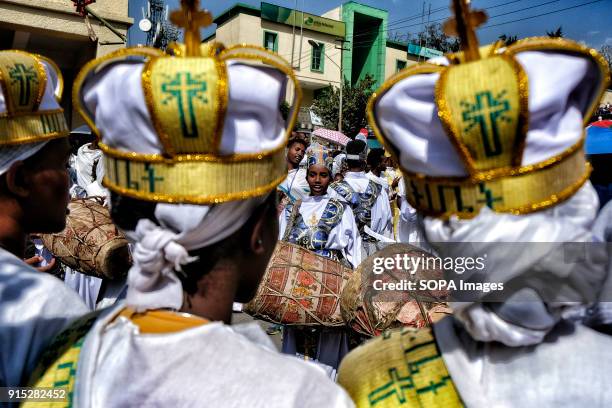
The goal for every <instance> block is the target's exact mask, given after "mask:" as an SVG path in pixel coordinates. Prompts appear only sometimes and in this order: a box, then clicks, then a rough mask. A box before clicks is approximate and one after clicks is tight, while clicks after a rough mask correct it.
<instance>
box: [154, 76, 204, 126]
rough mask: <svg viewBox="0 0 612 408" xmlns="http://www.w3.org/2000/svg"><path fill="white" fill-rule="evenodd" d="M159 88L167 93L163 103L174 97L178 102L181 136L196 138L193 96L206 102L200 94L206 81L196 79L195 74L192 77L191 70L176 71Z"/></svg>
mask: <svg viewBox="0 0 612 408" xmlns="http://www.w3.org/2000/svg"><path fill="white" fill-rule="evenodd" d="M161 89H162V92H164V93H167V94H169V96H168V97H167V98H166V99H165V100H164V101H162V103H163V104H167V103H169V102H170V101H171V100H173V99H175V98H176V100H177V102H178V110H179V116H180V119H181V130H182V131H183V137H185V138H197V137H198V126H197V124H196V117H195V109H194V107H193V101H194V98H197V99H199V100H200V101H202V102H204V103H208V99H206V97H204V95H202V92H206V89H207V86H206V81H202V80H199V79H197V76H196V77H195V78H194V77H192V76H191V72H178V73H177V74H176V76H175V77H174V78H173V79H170V80H169V82H166V83H163V84H162V86H161Z"/></svg>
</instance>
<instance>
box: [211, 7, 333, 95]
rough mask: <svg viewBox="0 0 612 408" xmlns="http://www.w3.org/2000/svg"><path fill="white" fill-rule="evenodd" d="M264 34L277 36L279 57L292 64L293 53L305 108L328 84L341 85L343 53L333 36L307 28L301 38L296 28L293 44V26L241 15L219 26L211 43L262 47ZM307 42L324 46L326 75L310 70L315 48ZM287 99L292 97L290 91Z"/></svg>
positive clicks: (324, 70)
mask: <svg viewBox="0 0 612 408" xmlns="http://www.w3.org/2000/svg"><path fill="white" fill-rule="evenodd" d="M264 31H268V32H274V33H276V34H277V36H278V54H279V55H280V56H281V57H283V58H284V59H285V60H286V61H287V62H288V63H289V64H291V62H292V51H293V66H294V72H295V75H296V77H297V79H298V81H299V82H300V86H301V87H302V90H303V93H304V97H303V99H302V106H310V105H311V104H312V98H313V92H314V90H316V89H320V88H324V87H326V86H328V85H329V84H332V85H334V86H339V84H340V50H337V49H336V42H335V41H334V40H335V37H334V36H331V35H328V34H323V33H319V32H315V31H310V30H306V29H304V30H303V35H302V36H300V28H299V27H296V30H295V45H293V28H292V27H291V26H288V25H285V24H279V23H275V22H271V21H267V20H262V19H261V18H259V17H256V16H251V15H248V14H239V15H237V16H235V17H233V18H232V19H231V20H229V21H226V22H225V23H224V24H223V25H221V26H219V27H217V31H216V34H215V37H214V38H212V39H211V40H210V41H218V42H221V43H223V44H225V46H231V45H235V44H242V43H246V44H252V45H257V46H260V47H261V46H263V40H264ZM308 40H313V41H315V42H317V43H323V44H324V48H325V51H324V53H325V56H324V62H323V72H316V71H312V70H311V69H310V63H311V55H312V53H311V50H312V46H311V45H310V44H309V43H308ZM300 44H301V54H300ZM288 98H289V99H291V98H292V93H291V92H290V94H289V95H288Z"/></svg>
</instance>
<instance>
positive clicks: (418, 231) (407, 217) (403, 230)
mask: <svg viewBox="0 0 612 408" xmlns="http://www.w3.org/2000/svg"><path fill="white" fill-rule="evenodd" d="M397 195H398V196H399V197H400V198H401V205H400V218H399V222H398V228H397V229H398V239H399V242H404V243H407V244H412V245H416V246H419V247H421V248H423V249H425V250H428V249H429V245H428V244H427V238H426V237H425V231H424V230H423V227H422V226H421V223H420V221H419V214H418V213H417V210H416V209H414V207H412V206H411V205H410V203H408V200H407V199H406V183H404V179H403V176H402V179H401V180H400V182H399V191H398V193H397Z"/></svg>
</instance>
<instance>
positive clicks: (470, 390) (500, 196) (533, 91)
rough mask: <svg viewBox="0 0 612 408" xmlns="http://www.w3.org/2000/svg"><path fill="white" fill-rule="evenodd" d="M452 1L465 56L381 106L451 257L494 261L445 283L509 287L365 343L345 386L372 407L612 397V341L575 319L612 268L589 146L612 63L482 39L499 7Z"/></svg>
mask: <svg viewBox="0 0 612 408" xmlns="http://www.w3.org/2000/svg"><path fill="white" fill-rule="evenodd" d="M453 5H454V10H455V15H456V18H455V19H454V20H452V21H451V22H450V23H449V24H447V29H448V31H449V32H454V33H456V34H458V35H459V36H460V38H461V43H462V52H461V53H458V54H451V55H447V56H446V58H438V59H436V60H433V61H431V62H429V63H425V64H421V65H417V66H415V67H412V68H409V69H407V70H404V71H402V72H401V73H399V74H397V75H396V76H395V77H393V78H391V79H390V80H389V81H388V82H387V83H386V84H384V85H383V87H382V88H381V89H380V90H379V91H378V92H377V93H376V94H375V95H374V96H373V97H372V99H371V102H370V105H369V108H368V115H369V120H370V124H371V126H372V127H373V128H374V129H375V132H376V133H377V136H378V137H379V138H380V139H381V140H382V141H383V142H384V144H385V145H386V146H387V147H388V148H389V150H390V151H391V152H394V154H395V155H396V156H397V158H398V163H399V165H400V167H401V169H402V171H403V173H404V176H405V183H406V186H405V187H406V199H407V200H408V202H409V203H410V205H411V206H412V207H414V208H415V209H416V210H417V211H418V212H419V213H420V214H422V215H423V216H424V227H425V234H426V238H427V239H428V241H429V243H430V244H431V245H432V246H433V247H434V248H435V250H436V251H437V253H438V254H439V256H442V257H446V258H450V259H453V260H459V259H461V260H463V261H465V259H466V258H472V257H481V259H482V262H483V266H482V267H481V268H480V269H478V268H477V269H474V270H473V271H471V272H469V273H467V272H466V273H464V274H461V273H459V272H458V269H457V268H455V270H453V269H450V268H449V269H448V270H446V271H445V275H446V276H445V277H446V279H447V280H448V281H452V282H453V283H454V284H455V283H456V285H457V287H458V288H462V287H465V286H466V285H467V284H469V285H470V287H473V286H471V285H475V284H481V286H482V287H484V285H482V284H483V283H486V284H489V286H490V285H491V284H493V283H494V284H496V285H501V288H502V289H500V290H499V291H497V292H495V293H492V292H487V293H485V291H474V290H470V291H466V290H457V291H455V292H454V293H453V294H452V300H453V302H452V303H451V306H452V308H453V310H454V315H453V316H452V317H447V318H445V319H443V320H441V321H440V322H438V323H436V324H435V325H433V327H432V328H431V329H427V330H421V331H417V330H410V329H401V330H396V331H390V332H387V333H385V334H383V335H382V336H380V337H379V338H376V339H374V340H373V341H371V342H369V343H367V344H365V345H363V346H361V347H359V348H357V349H355V350H354V351H353V352H352V353H350V354H349V355H348V356H347V357H346V359H345V360H344V361H343V363H342V365H341V367H340V371H339V382H340V384H341V385H343V386H344V387H345V388H346V389H347V391H348V392H349V394H350V395H351V397H352V398H353V400H354V401H355V402H356V404H357V406H360V407H361V406H363V407H370V406H375V407H395V406H415V407H416V406H427V407H455V406H468V407H492V406H501V407H510V406H513V407H515V406H516V407H553V406H554V407H577V406H580V407H583V406H588V407H608V406H611V405H612V394H610V392H609V375H608V373H609V372H610V370H611V369H612V357H611V356H610V353H609V350H610V348H611V347H612V338H610V337H609V336H608V335H604V334H602V333H599V332H597V331H595V330H592V329H590V328H587V327H585V326H583V325H582V324H579V323H576V322H574V321H572V320H571V319H570V316H571V315H572V314H573V311H574V309H575V308H577V307H582V306H581V305H584V304H588V303H591V302H594V301H596V300H597V299H598V298H600V296H601V294H600V292H601V289H602V287H603V286H606V285H604V284H605V282H606V281H607V279H608V275H609V272H610V263H609V261H610V253H609V248H606V247H605V246H603V245H600V244H596V243H593V241H594V238H595V235H594V233H593V231H592V230H591V228H592V224H593V221H594V220H595V217H596V214H597V209H598V200H597V195H596V194H595V191H594V189H593V187H592V185H591V184H590V182H589V181H588V177H589V172H590V167H589V165H588V164H587V162H586V160H585V156H584V152H583V141H584V123H585V122H584V121H585V118H589V117H590V116H591V114H592V112H593V110H594V108H595V107H596V104H597V102H598V100H599V98H600V97H601V94H602V92H603V89H604V88H605V86H606V84H607V83H608V81H609V72H608V68H607V65H606V63H605V62H604V60H603V59H602V58H601V56H599V55H598V54H597V53H596V52H595V51H594V50H590V49H588V48H586V47H584V46H582V45H579V44H576V43H573V42H571V41H567V40H563V39H544V38H533V39H526V40H522V41H519V42H517V43H515V44H513V45H511V46H508V47H503V46H502V45H501V44H493V45H490V46H487V47H483V48H479V47H478V42H477V39H476V35H475V32H474V27H475V26H477V25H478V24H480V23H482V22H483V21H484V20H485V19H486V15H485V14H484V13H483V12H471V11H470V10H469V7H468V4H467V1H466V0H454V1H453ZM423 146H426V147H427V148H426V149H422V147H423ZM446 258H445V259H446ZM463 265H465V264H463ZM464 272H465V270H464ZM496 290H497V289H496ZM607 295H608V297H609V294H607Z"/></svg>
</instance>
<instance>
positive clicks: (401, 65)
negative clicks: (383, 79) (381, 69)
mask: <svg viewBox="0 0 612 408" xmlns="http://www.w3.org/2000/svg"><path fill="white" fill-rule="evenodd" d="M404 68H406V61H402V60H395V72H400V71H401V70H402V69H404Z"/></svg>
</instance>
